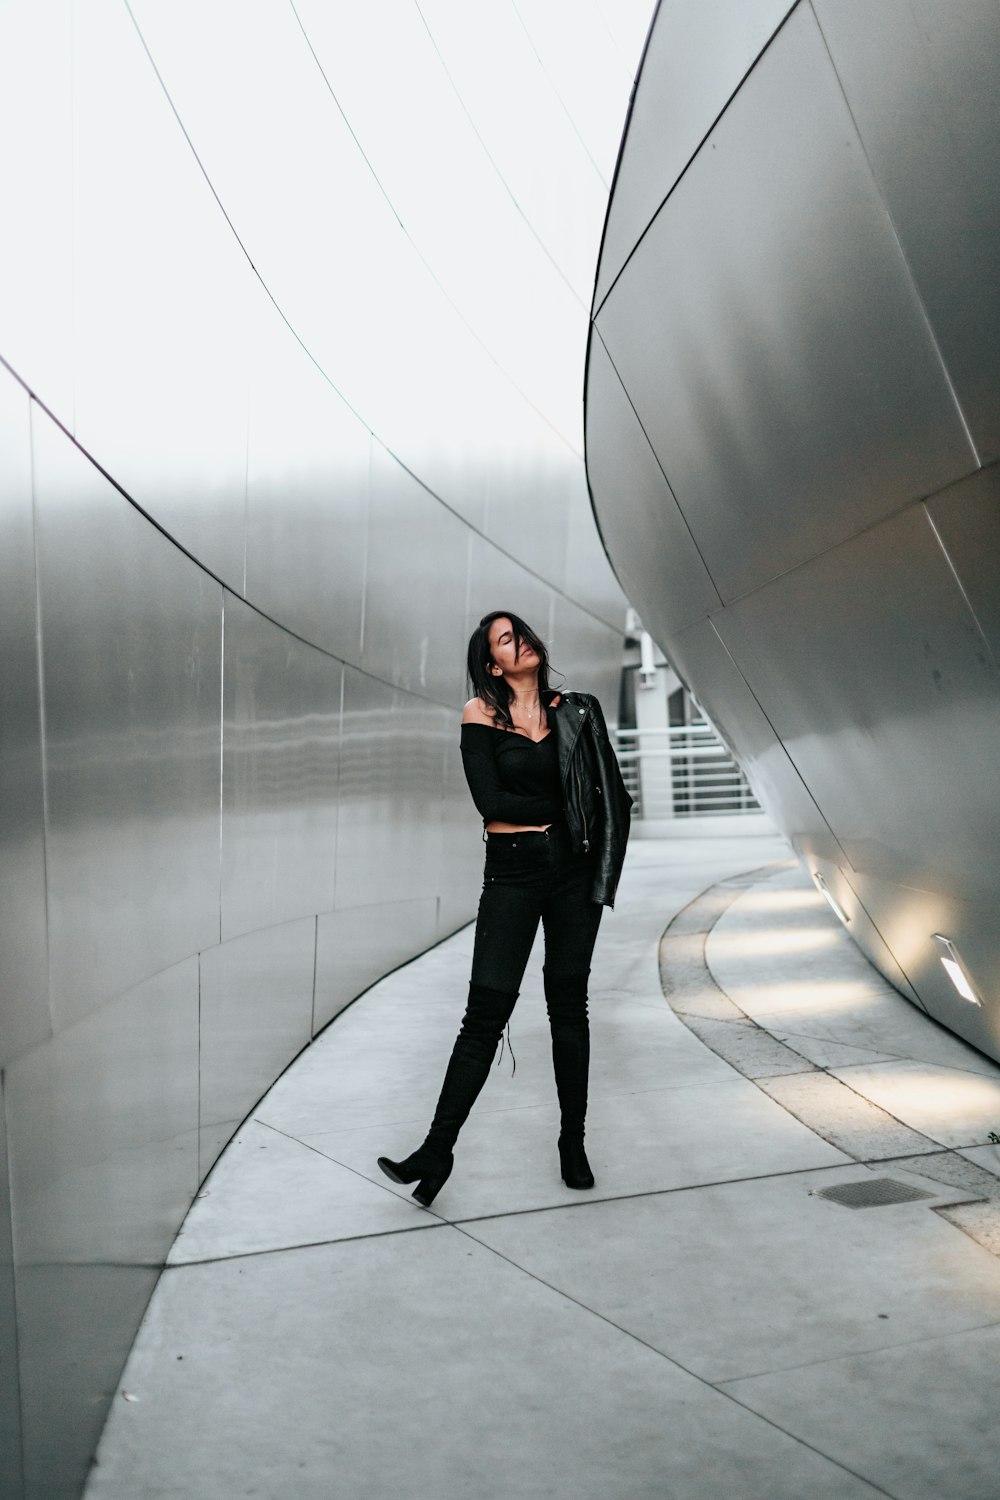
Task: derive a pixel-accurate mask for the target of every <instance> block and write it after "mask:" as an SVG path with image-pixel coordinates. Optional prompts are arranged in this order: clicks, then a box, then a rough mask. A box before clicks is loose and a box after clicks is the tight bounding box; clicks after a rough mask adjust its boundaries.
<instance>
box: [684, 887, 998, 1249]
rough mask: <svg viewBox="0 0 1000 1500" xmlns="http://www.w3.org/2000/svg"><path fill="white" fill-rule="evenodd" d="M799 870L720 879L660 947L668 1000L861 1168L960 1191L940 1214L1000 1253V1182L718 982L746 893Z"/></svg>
mask: <svg viewBox="0 0 1000 1500" xmlns="http://www.w3.org/2000/svg"><path fill="white" fill-rule="evenodd" d="M797 863H798V862H797V861H796V860H780V861H776V862H775V863H773V864H769V865H763V866H760V867H758V868H757V869H753V870H748V871H746V872H745V873H743V874H741V875H735V876H731V877H730V878H728V879H726V880H721V881H719V882H718V883H717V884H715V885H711V886H708V887H707V888H706V889H705V890H704V891H702V893H701V895H699V896H696V897H695V899H694V900H693V901H691V902H689V903H688V905H687V906H685V907H683V908H682V910H681V911H679V912H678V913H677V915H676V916H675V917H674V918H673V920H672V921H671V922H670V923H669V924H668V925H667V927H666V928H665V930H664V932H663V934H662V936H661V938H660V942H659V949H658V959H659V971H660V985H661V988H662V990H663V994H664V998H665V999H666V1001H667V1003H668V1004H669V1006H670V1008H671V1010H672V1011H673V1012H674V1014H675V1016H676V1017H677V1019H678V1020H679V1021H682V1022H683V1023H684V1025H685V1026H686V1027H687V1028H688V1030H689V1031H693V1032H694V1034H695V1036H697V1037H698V1039H699V1040H700V1041H701V1042H703V1043H704V1044H705V1046H706V1047H708V1048H709V1049H710V1050H711V1051H712V1052H714V1053H716V1055H717V1056H719V1057H721V1058H722V1060H723V1061H724V1062H727V1063H728V1064H729V1065H730V1067H732V1068H735V1069H736V1071H737V1072H738V1073H741V1074H742V1075H743V1076H744V1078H747V1079H749V1081H750V1082H751V1083H754V1084H756V1086H757V1087H758V1088H759V1089H761V1090H762V1092H763V1093H765V1094H767V1095H768V1097H769V1098H770V1099H773V1100H774V1102H775V1103H776V1104H780V1105H781V1107H782V1108H783V1109H785V1110H786V1111H787V1112H788V1113H789V1114H791V1115H793V1116H794V1117H795V1118H796V1119H797V1120H798V1121H800V1123H801V1124H803V1125H805V1126H806V1127H807V1128H808V1129H809V1130H811V1131H813V1133H814V1134H815V1135H818V1136H819V1137H820V1138H821V1139H822V1140H825V1141H827V1142H828V1143H829V1144H830V1145H831V1146H834V1147H835V1148H836V1149H837V1150H838V1151H842V1152H843V1153H844V1155H845V1156H849V1157H852V1158H853V1160H854V1161H856V1162H857V1163H858V1164H859V1165H860V1166H866V1167H877V1168H880V1169H885V1168H888V1167H895V1168H896V1169H897V1170H898V1171H903V1172H914V1173H917V1174H918V1175H919V1176H922V1177H929V1178H931V1179H933V1180H934V1181H936V1182H941V1183H944V1184H945V1185H946V1186H948V1187H953V1188H955V1189H956V1191H957V1196H956V1198H955V1200H954V1202H953V1203H949V1204H946V1205H937V1206H935V1208H934V1211H935V1213H939V1214H940V1215H941V1216H942V1217H943V1218H945V1219H947V1220H948V1221H949V1222H950V1223H952V1224H954V1225H956V1227H957V1228H959V1229H961V1230H962V1231H963V1232H964V1233H965V1234H967V1235H969V1237H970V1238H971V1239H973V1240H975V1241H976V1242H977V1244H979V1245H981V1246H983V1248H984V1249H986V1250H989V1251H990V1252H991V1253H992V1254H994V1255H997V1256H1000V1177H996V1176H994V1174H993V1173H992V1172H988V1171H987V1170H986V1169H985V1168H983V1167H978V1166H976V1165H975V1163H973V1162H971V1161H969V1160H967V1158H966V1157H964V1156H961V1155H960V1154H959V1153H958V1152H957V1151H953V1150H951V1149H949V1148H948V1147H944V1146H942V1144H941V1142H940V1141H936V1140H934V1139H933V1138H932V1137H931V1136H927V1135H924V1134H922V1133H921V1132H920V1131H917V1130H914V1129H913V1128H912V1127H911V1126H909V1125H907V1124H905V1123H904V1122H903V1121H902V1120H898V1119H896V1118H895V1116H893V1115H891V1114H889V1112H888V1111H887V1110H884V1109H881V1108H880V1107H879V1106H878V1105H876V1104H873V1103H872V1102H871V1101H870V1100H869V1099H866V1098H865V1097H864V1096H863V1095H862V1094H859V1093H857V1092H856V1091H855V1090H854V1089H852V1088H851V1087H850V1086H849V1085H848V1084H846V1083H844V1082H843V1081H842V1080H841V1079H839V1078H836V1077H834V1076H833V1074H832V1073H831V1072H830V1071H829V1069H827V1068H824V1067H821V1066H819V1065H818V1064H817V1063H814V1062H812V1061H811V1060H810V1059H809V1058H806V1057H803V1056H802V1054H801V1053H799V1052H796V1051H795V1049H794V1048H793V1047H790V1046H789V1045H788V1043H787V1042H782V1041H779V1040H778V1038H777V1037H776V1036H773V1035H772V1033H771V1032H769V1031H767V1030H766V1029H765V1028H764V1027H762V1026H761V1025H760V1024H759V1023H758V1022H757V1021H755V1020H754V1019H753V1018H752V1017H751V1016H749V1015H748V1014H747V1013H746V1011H744V1010H742V1009H741V1008H740V1006H739V1005H737V1004H736V1002H735V1000H733V999H732V998H731V997H730V996H729V995H727V994H726V992H725V991H724V990H723V989H722V988H721V987H720V986H719V985H718V984H717V983H716V980H715V977H714V975H713V974H712V971H711V969H710V968H709V965H708V959H707V956H706V951H705V950H706V944H707V942H708V938H709V936H710V934H711V932H712V930H713V928H714V927H715V925H716V923H717V922H718V921H719V920H720V918H721V917H722V916H724V914H725V913H726V912H727V911H728V910H729V908H730V906H732V905H733V903H734V902H735V901H737V900H738V899H739V898H740V896H742V895H743V894H744V893H745V892H746V891H748V890H750V889H751V888H752V887H753V886H755V885H758V884H760V883H762V881H764V880H766V879H767V878H768V877H770V876H772V875H775V874H777V873H778V872H779V871H781V870H787V869H791V868H794V866H795V865H796V864H797Z"/></svg>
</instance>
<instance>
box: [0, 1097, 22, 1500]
mask: <svg viewBox="0 0 1000 1500" xmlns="http://www.w3.org/2000/svg"><path fill="white" fill-rule="evenodd" d="M3 1096H4V1088H3V1074H2V1073H0V1493H2V1494H3V1495H6V1496H8V1497H9V1500H21V1497H22V1494H23V1489H22V1485H21V1481H22V1478H23V1473H22V1469H21V1389H20V1380H19V1377H18V1369H17V1315H16V1310H15V1303H14V1244H13V1239H12V1236H11V1219H10V1171H9V1168H8V1162H7V1120H6V1115H5V1112H4V1097H3Z"/></svg>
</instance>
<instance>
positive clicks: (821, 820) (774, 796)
mask: <svg viewBox="0 0 1000 1500" xmlns="http://www.w3.org/2000/svg"><path fill="white" fill-rule="evenodd" d="M721 614H728V611H723V612H721ZM720 618H721V615H720V616H716V619H715V623H714V624H713V621H712V620H699V621H698V623H697V624H695V625H691V626H689V627H688V629H687V630H685V631H682V632H681V634H680V635H678V636H675V637H673V638H672V639H671V641H670V661H671V664H672V665H673V667H674V668H675V670H676V671H677V672H678V674H679V675H680V676H681V678H682V679H683V680H684V681H685V682H686V683H687V685H688V686H689V687H690V688H691V690H692V692H693V693H694V694H695V697H696V700H697V702H698V703H699V704H700V705H701V707H702V708H703V709H704V711H705V713H706V714H707V715H708V717H709V719H710V720H711V721H712V723H713V724H714V725H715V728H716V729H717V730H718V732H719V734H720V736H721V737H722V739H723V741H724V742H725V744H726V745H728V746H729V748H730V749H731V750H732V751H733V753H734V755H735V756H736V757H737V759H738V760H739V762H740V764H741V765H742V767H743V769H744V770H745V771H746V773H747V777H748V778H749V780H750V784H751V786H752V787H753V790H754V795H755V796H756V797H757V799H758V801H759V802H760V803H761V804H762V806H763V807H764V808H766V810H767V811H768V812H769V813H770V814H771V816H772V817H773V818H774V819H775V820H776V822H777V823H778V824H779V826H780V828H781V830H782V832H783V833H784V834H785V835H786V836H787V837H788V838H789V839H790V840H791V842H792V843H793V845H794V846H795V847H796V848H797V849H801V848H803V847H808V848H809V849H811V850H813V851H814V852H815V853H817V854H819V855H821V856H822V857H824V858H825V859H828V860H830V861H831V862H832V863H833V864H835V865H840V864H848V863H849V861H848V859H847V855H846V854H845V853H844V851H843V849H842V848H841V846H840V845H839V844H838V842H837V840H836V838H835V836H834V834H833V832H832V831H831V829H830V826H829V823H828V822H827V819H826V818H825V817H824V815H823V809H821V808H820V807H819V806H817V803H816V800H815V799H814V795H813V793H812V791H811V789H810V788H809V787H808V786H806V785H805V783H804V782H803V779H802V777H801V775H800V774H799V772H798V771H797V770H796V768H795V766H794V765H793V764H792V762H791V761H790V759H789V756H788V752H787V750H786V748H785V746H784V745H782V743H781V741H780V740H779V738H778V736H777V734H776V733H775V729H774V726H773V725H772V724H771V723H770V722H769V720H768V718H767V715H766V713H765V712H764V710H763V709H762V708H761V705H760V703H758V701H757V699H756V697H755V696H754V692H753V691H752V690H751V687H750V686H749V685H748V683H747V681H746V678H745V677H744V675H743V674H742V673H741V671H740V669H739V667H738V666H737V664H736V662H734V661H733V659H732V657H731V656H730V654H729V652H728V651H727V649H726V647H725V646H724V645H723V643H722V641H721V640H720V638H719V634H718V631H717V630H716V628H715V624H718V622H719V619H720ZM649 628H650V629H652V630H655V629H656V621H655V619H653V620H651V621H650V623H649Z"/></svg>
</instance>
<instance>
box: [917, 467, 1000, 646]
mask: <svg viewBox="0 0 1000 1500" xmlns="http://www.w3.org/2000/svg"><path fill="white" fill-rule="evenodd" d="M926 509H927V513H928V515H929V516H930V518H931V521H932V522H933V524H934V529H935V531H936V532H937V534H938V538H939V539H940V542H941V544H942V546H943V547H944V549H945V552H946V554H947V556H948V560H949V562H950V563H951V566H952V567H953V568H954V569H955V572H956V573H957V574H958V579H959V582H960V584H961V586H962V589H963V590H964V592H965V597H966V599H967V600H968V601H969V605H970V607H971V609H972V612H973V614H974V615H975V617H976V622H977V624H978V626H979V628H980V630H981V631H982V633H983V635H984V637H985V639H986V641H987V643H988V645H989V648H990V650H991V651H992V652H993V656H994V659H995V660H997V661H1000V576H998V575H1000V467H994V468H992V469H983V470H982V471H981V472H980V473H978V474H973V475H972V476H971V477H970V478H969V479H966V480H963V482H962V483H961V484H956V485H953V486H952V488H951V489H950V490H946V491H945V492H944V493H943V494H940V495H935V496H934V498H933V500H928V501H927V505H926Z"/></svg>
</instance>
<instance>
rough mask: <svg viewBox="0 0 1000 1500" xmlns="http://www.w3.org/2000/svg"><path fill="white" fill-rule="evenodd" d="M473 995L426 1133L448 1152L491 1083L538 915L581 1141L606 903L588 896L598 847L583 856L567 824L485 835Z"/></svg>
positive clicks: (570, 1134)
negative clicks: (590, 982)
mask: <svg viewBox="0 0 1000 1500" xmlns="http://www.w3.org/2000/svg"><path fill="white" fill-rule="evenodd" d="M487 840H488V842H487V845H486V868H485V870H484V872H483V894H482V897H481V898H480V902H479V918H478V921H477V922H476V941H475V948H474V951H473V958H472V980H471V983H470V984H469V1001H468V1004H467V1006H466V1010H465V1015H464V1017H463V1019H462V1026H461V1030H460V1031H459V1033H458V1037H457V1038H456V1041H455V1046H454V1049H453V1051H452V1054H451V1060H450V1061H449V1063H448V1068H447V1072H446V1073H445V1079H444V1084H443V1086H442V1089H441V1094H440V1097H439V1099H438V1105H437V1110H436V1111H435V1114H434V1119H433V1120H432V1122H431V1127H430V1131H429V1132H428V1135H427V1140H426V1142H425V1146H426V1148H427V1149H428V1150H429V1151H430V1152H432V1153H433V1154H434V1155H435V1156H440V1157H445V1156H447V1154H448V1153H450V1152H451V1151H452V1150H453V1148H454V1146H455V1142H456V1141H457V1139H458V1133H459V1131H460V1130H461V1128H462V1125H463V1124H464V1123H465V1120H466V1118H467V1116H468V1113H469V1110H470V1109H471V1108H472V1106H473V1104H474V1103H475V1101H476V1098H477V1096H478V1094H479V1091H480V1089H481V1088H482V1086H483V1084H484V1083H485V1082H486V1078H487V1075H488V1073H489V1070H490V1065H491V1063H492V1061H493V1058H494V1056H495V1054H496V1049H497V1045H498V1043H499V1041H500V1038H501V1036H502V1034H503V1029H504V1027H505V1026H506V1024H507V1022H508V1021H509V1020H510V1016H511V1012H512V1011H513V1009H514V1002H515V1001H516V1000H517V996H518V991H519V989H520V986H521V979H522V977H523V975H524V970H525V966H526V964H527V962H528V955H529V954H530V952H531V945H532V943H533V942H534V940H535V934H536V932H537V931H538V924H539V922H541V923H542V927H543V930H544V933H545V963H544V967H543V978H544V984H545V1003H546V1006H547V1008H548V1013H549V1025H550V1028H551V1031H552V1066H553V1071H554V1072H555V1079H556V1091H557V1093H558V1096H559V1106H560V1121H561V1125H560V1130H561V1135H562V1137H563V1138H564V1139H566V1140H579V1141H581V1142H582V1140H583V1131H584V1121H585V1118H586V1113H587V1078H588V1073H589V1068H590V1028H589V1022H588V1019H587V978H588V976H589V974H590V959H591V955H592V954H593V951H594V942H595V940H596V938H597V929H598V926H599V925H600V921H601V913H602V912H603V910H604V908H603V906H601V905H600V903H599V902H596V901H592V900H591V899H590V891H591V886H592V884H593V879H594V856H593V855H592V854H581V855H576V854H574V853H573V850H572V846H571V843H570V837H569V830H568V829H567V828H566V826H565V824H564V823H559V824H553V825H552V826H551V827H550V828H548V829H546V830H544V831H543V832H531V833H490V834H487Z"/></svg>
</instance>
